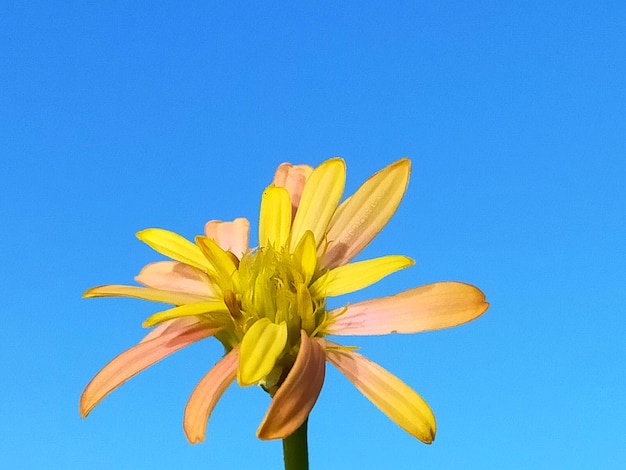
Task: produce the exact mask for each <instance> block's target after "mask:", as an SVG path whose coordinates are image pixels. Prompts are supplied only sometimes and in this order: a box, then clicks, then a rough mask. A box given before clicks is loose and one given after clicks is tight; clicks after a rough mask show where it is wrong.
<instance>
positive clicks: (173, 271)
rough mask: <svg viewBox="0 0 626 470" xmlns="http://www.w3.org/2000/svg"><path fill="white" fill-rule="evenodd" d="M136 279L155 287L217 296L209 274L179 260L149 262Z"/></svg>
mask: <svg viewBox="0 0 626 470" xmlns="http://www.w3.org/2000/svg"><path fill="white" fill-rule="evenodd" d="M135 281H137V282H139V283H140V284H143V285H144V286H147V287H152V288H154V289H161V290H168V291H176V292H185V293H188V294H195V295H199V296H202V297H215V295H216V294H215V288H214V287H212V286H211V282H210V281H209V278H208V276H207V275H206V274H205V273H204V272H201V271H199V270H198V269H196V268H192V267H191V266H189V265H188V264H183V263H179V262H178V261H157V262H155V263H150V264H147V265H146V266H144V267H143V269H142V270H141V272H140V273H139V274H138V275H137V276H135Z"/></svg>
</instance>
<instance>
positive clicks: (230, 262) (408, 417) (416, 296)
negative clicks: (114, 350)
mask: <svg viewBox="0 0 626 470" xmlns="http://www.w3.org/2000/svg"><path fill="white" fill-rule="evenodd" d="M410 166H411V164H410V161H409V160H408V159H402V160H399V161H397V162H395V163H393V164H391V165H389V166H387V167H386V168H384V169H382V170H381V171H379V172H378V173H376V174H374V175H373V176H372V177H370V178H369V179H368V180H367V181H366V182H365V183H364V184H363V185H362V186H361V187H360V188H359V189H358V190H357V191H356V192H355V193H354V194H352V195H351V196H350V197H348V198H347V199H345V200H344V201H343V202H342V203H341V204H340V203H339V202H340V199H341V196H342V193H343V189H344V182H345V172H346V169H345V163H344V161H343V160H341V159H339V158H333V159H330V160H327V161H325V162H324V163H322V164H321V165H320V166H318V167H317V168H315V169H313V168H311V167H309V166H306V165H291V164H288V163H283V164H282V165H280V166H279V167H278V169H277V171H276V174H275V176H274V181H273V183H272V184H271V185H270V186H268V187H267V188H266V189H265V191H264V192H263V195H262V199H261V208H260V218H259V245H258V247H257V248H255V249H249V248H248V233H249V222H248V221H247V220H246V219H243V218H239V219H235V220H234V221H232V222H220V221H211V222H208V223H207V224H206V226H205V230H204V232H205V233H204V235H203V236H198V237H196V239H195V243H192V242H190V241H188V240H186V239H185V238H183V237H181V236H180V235H177V234H175V233H173V232H169V231H166V230H162V229H156V228H151V229H147V230H143V231H141V232H139V233H138V234H137V236H138V238H139V239H140V240H141V241H143V242H145V243H146V244H148V245H149V246H151V247H152V248H153V249H155V250H156V251H157V252H159V253H161V254H163V255H166V256H167V257H169V258H171V259H172V260H173V261H161V262H156V263H152V264H149V265H147V266H145V267H144V268H143V269H142V271H141V272H140V273H139V275H138V276H137V277H136V281H137V282H138V283H140V284H143V286H144V287H138V286H124V285H106V286H100V287H94V288H92V289H89V290H87V291H86V292H85V294H84V296H85V297H105V296H126V297H136V298H141V299H146V300H152V301H156V302H164V303H167V304H171V305H173V307H172V308H169V309H166V310H163V311H160V312H158V313H155V314H153V315H151V316H150V317H149V318H148V319H146V320H145V322H144V326H146V327H152V326H156V328H154V329H153V330H152V331H150V333H148V335H147V336H146V337H145V338H144V339H143V340H142V341H141V342H139V344H137V345H135V346H133V347H131V348H130V349H128V350H127V351H125V352H123V353H121V354H120V355H119V356H117V357H116V358H114V359H113V360H112V361H111V362H109V363H108V364H107V365H106V366H105V367H104V368H103V369H102V370H101V371H100V372H99V373H98V374H97V375H96V376H95V377H94V378H93V379H92V381H91V382H90V383H89V384H88V385H87V387H86V388H85V391H84V392H83V395H82V397H81V400H80V412H81V414H82V415H83V417H84V416H86V415H87V414H88V413H89V412H90V411H91V410H92V409H93V408H94V406H96V405H97V404H98V403H99V402H100V400H102V399H103V398H104V397H105V396H106V395H107V394H108V393H109V392H111V391H112V390H113V389H115V388H116V387H118V386H119V385H121V384H122V383H124V382H125V381H126V380H128V379H129V378H130V377H132V376H134V375H135V374H137V373H139V372H140V371H142V370H144V369H145V368H147V367H148V366H150V365H152V364H154V363H155V362H157V361H159V360H160V359H162V358H163V357H165V356H167V355H169V354H171V353H173V352H175V351H177V350H179V349H181V348H183V347H185V346H187V345H189V344H191V343H193V342H196V341H199V340H201V339H204V338H207V337H210V336H213V337H215V338H217V339H218V340H219V341H220V342H221V343H222V344H223V345H224V348H225V351H226V353H225V355H224V356H223V357H222V358H221V359H220V360H219V361H218V362H217V364H215V366H214V367H213V368H212V369H211V370H210V371H209V372H208V373H207V374H206V375H205V376H204V377H203V378H202V379H201V380H200V382H199V383H198V385H197V386H196V388H195V389H194V391H193V393H192V394H191V397H190V398H189V401H188V403H187V406H186V409H185V415H184V430H185V433H186V435H187V438H188V439H189V441H190V442H191V443H196V442H199V441H202V440H204V436H205V433H206V425H207V421H208V419H209V416H210V414H211V412H212V410H213V408H214V406H215V405H216V403H217V401H218V400H219V398H220V396H221V395H222V394H223V393H224V391H225V390H226V389H227V388H228V386H229V385H230V384H231V383H232V382H234V381H235V380H237V381H238V383H239V384H240V385H242V386H247V385H253V384H258V385H261V386H262V387H263V388H264V389H265V390H266V391H267V392H268V393H269V394H270V395H271V396H272V402H271V404H270V406H269V409H268V410H267V413H266V415H265V417H264V419H263V421H262V422H261V425H260V426H259V429H258V431H257V435H258V437H259V438H261V439H279V438H286V437H287V436H289V435H290V434H291V433H293V432H294V431H295V430H296V429H297V428H298V427H299V426H300V425H301V424H302V423H303V422H304V421H305V420H306V419H307V417H308V415H309V413H310V411H311V409H312V408H313V406H314V404H315V402H316V400H317V397H318V395H319V393H320V390H321V388H322V384H323V382H324V374H325V367H326V361H328V362H330V363H331V364H333V365H334V366H335V367H337V368H338V369H339V370H340V371H341V372H342V373H343V374H345V376H346V377H347V378H348V379H349V380H350V381H351V382H352V383H353V384H354V385H355V386H356V387H357V388H358V389H359V390H360V391H361V392H362V393H363V394H364V395H365V396H366V397H367V398H368V399H369V400H371V401H372V402H373V403H374V404H375V405H376V406H377V407H378V408H379V409H380V410H381V411H382V412H383V413H385V414H386V415H387V416H388V417H389V418H391V419H392V420H393V421H394V422H396V423H397V424H398V425H399V426H400V427H402V428H403V429H404V430H406V431H407V432H408V433H410V434H411V435H413V436H415V437H416V438H418V439H419V440H421V441H423V442H425V443H430V442H432V441H433V439H434V436H435V430H436V425H435V418H434V415H433V413H432V411H431V409H430V408H429V406H428V405H427V404H426V402H425V401H424V400H423V399H422V398H421V397H420V396H419V395H418V394H417V393H416V392H415V391H413V390H412V389H411V388H410V387H409V386H407V385H406V384H405V383H404V382H402V381H401V380H400V379H398V378H397V377H395V376H394V375H392V374H391V373H390V372H388V371H386V370H385V369H383V368H382V367H381V366H379V365H377V364H375V363H373V362H371V361H369V360H368V359H366V358H365V357H363V356H362V355H360V354H358V353H356V352H355V351H354V349H355V348H353V347H346V346H342V345H339V344H337V343H335V342H333V341H330V340H328V339H326V337H327V336H328V335H338V336H341V335H382V334H389V333H415V332H421V331H427V330H434V329H439V328H446V327H451V326H455V325H459V324H462V323H465V322H468V321H470V320H473V319H474V318H476V317H478V316H479V315H481V314H482V313H483V312H485V310H486V309H487V307H488V305H489V304H488V303H487V302H486V301H485V296H484V294H483V293H482V292H481V291H480V290H479V289H477V288H476V287H474V286H471V285H469V284H464V283H460V282H439V283H435V284H430V285H426V286H421V287H417V288H414V289H410V290H407V291H405V292H401V293H399V294H395V295H391V296H389V297H383V298H378V299H374V300H368V301H364V302H357V303H354V304H348V305H346V306H344V307H341V308H335V309H330V310H329V309H327V304H326V299H327V298H328V297H334V296H339V295H343V294H347V293H350V292H354V291H356V290H359V289H362V288H364V287H367V286H368V285H370V284H373V283H375V282H377V281H378V280H380V279H381V278H383V277H385V276H387V275H389V274H391V273H393V272H395V271H398V270H400V269H403V268H406V267H408V266H411V265H412V264H413V261H412V260H411V259H409V258H407V257H405V256H399V255H390V256H383V257H380V258H374V259H369V260H365V261H357V262H351V260H352V259H353V258H354V257H355V256H356V255H357V254H358V253H359V252H360V251H361V250H362V249H363V248H364V247H365V246H366V245H367V244H368V243H369V242H370V241H371V240H372V239H373V238H374V237H375V236H376V234H377V233H378V232H379V231H380V230H381V229H382V228H383V226H384V225H385V224H386V223H387V222H388V221H389V219H390V218H391V217H392V215H393V214H394V213H395V211H396V209H397V207H398V204H399V203H400V200H401V199H402V197H403V195H404V192H405V190H406V186H407V183H408V179H409V173H410Z"/></svg>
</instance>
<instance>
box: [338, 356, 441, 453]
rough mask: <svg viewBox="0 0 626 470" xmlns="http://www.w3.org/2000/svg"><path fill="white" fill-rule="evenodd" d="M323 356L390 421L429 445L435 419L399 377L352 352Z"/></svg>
mask: <svg viewBox="0 0 626 470" xmlns="http://www.w3.org/2000/svg"><path fill="white" fill-rule="evenodd" d="M326 357H327V359H328V361H329V362H331V363H332V364H333V365H334V366H335V367H337V368H338V369H339V370H340V371H341V372H343V374H344V375H345V376H346V377H347V378H348V379H349V380H350V382H352V383H353V384H354V386H355V387H356V388H357V389H359V391H360V392H361V393H363V395H365V396H366V397H367V398H368V399H369V400H370V401H371V402H372V403H373V404H374V405H376V406H377V407H378V408H379V409H380V410H381V411H382V412H383V413H385V414H386V415H387V416H388V417H389V418H390V419H391V420H392V421H394V422H395V423H396V424H398V426H400V427H401V428H402V429H404V430H405V431H406V432H408V433H409V434H411V435H412V436H415V437H416V438H418V439H419V440H420V441H422V442H424V443H426V444H430V443H431V442H432V441H433V440H434V439H435V432H436V429H437V427H436V423H435V416H434V415H433V412H432V411H431V409H430V407H429V406H428V404H427V403H426V402H425V401H424V399H423V398H422V397H420V396H419V395H418V394H417V393H415V391H414V390H413V389H412V388H411V387H409V386H408V385H407V384H405V383H404V382H403V381H401V380H400V379H399V378H398V377H396V376H395V375H393V374H391V373H390V372H388V371H387V370H385V369H383V368H382V367H381V366H379V365H378V364H376V363H374V362H372V361H370V360H368V359H366V358H365V357H363V356H361V355H360V354H357V353H355V352H353V351H348V350H345V349H339V348H337V349H335V348H332V347H331V348H328V349H327V350H326Z"/></svg>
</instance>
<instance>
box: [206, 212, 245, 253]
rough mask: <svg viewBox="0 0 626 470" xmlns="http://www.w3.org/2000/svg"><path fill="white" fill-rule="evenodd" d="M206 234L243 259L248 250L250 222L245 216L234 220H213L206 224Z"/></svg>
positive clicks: (221, 246) (224, 248)
mask: <svg viewBox="0 0 626 470" xmlns="http://www.w3.org/2000/svg"><path fill="white" fill-rule="evenodd" d="M204 234H205V235H206V237H207V238H212V239H213V240H215V241H216V242H217V244H218V245H219V246H220V248H222V249H223V250H225V251H230V252H232V253H233V254H234V255H235V256H237V257H238V258H240V259H241V256H242V255H243V254H244V253H245V252H246V251H247V250H248V241H249V240H248V239H249V234H250V222H248V219H245V218H243V217H239V218H237V219H235V220H233V221H232V222H222V221H219V220H211V221H209V222H207V223H206V224H205V226H204Z"/></svg>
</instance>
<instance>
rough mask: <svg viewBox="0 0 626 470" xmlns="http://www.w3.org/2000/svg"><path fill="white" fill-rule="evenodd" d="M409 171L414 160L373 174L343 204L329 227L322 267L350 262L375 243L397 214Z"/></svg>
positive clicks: (393, 164)
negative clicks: (372, 242) (370, 244)
mask: <svg viewBox="0 0 626 470" xmlns="http://www.w3.org/2000/svg"><path fill="white" fill-rule="evenodd" d="M410 172H411V161H410V160H409V159H407V158H403V159H402V160H398V161H397V162H394V163H392V164H391V165H389V166H387V167H385V168H383V169H382V170H380V171H379V172H377V173H375V174H374V175H372V176H371V177H370V178H369V179H368V180H367V181H365V183H363V184H362V185H361V187H360V188H359V189H357V190H356V192H355V193H354V194H352V195H351V196H350V197H349V198H348V199H346V200H345V201H343V202H342V203H341V205H340V206H339V207H338V208H337V210H336V211H335V214H334V215H333V217H332V219H331V220H330V223H329V224H328V234H327V239H328V246H327V247H326V251H325V252H324V256H323V258H322V263H321V264H322V267H324V268H328V269H331V268H335V267H337V266H341V265H343V264H345V263H347V262H348V261H350V260H351V259H352V258H354V257H355V256H356V255H357V254H358V253H359V252H360V251H361V250H362V249H363V248H364V247H365V246H366V245H367V244H368V243H369V242H371V241H372V239H373V238H374V237H375V236H376V235H377V234H378V232H380V231H381V229H382V228H383V227H384V226H385V225H386V224H387V222H388V221H389V219H390V218H391V217H392V216H393V214H394V213H395V212H396V209H397V208H398V205H399V204H400V201H401V200H402V197H403V196H404V192H405V190H406V187H407V184H408V181H409V173H410Z"/></svg>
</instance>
